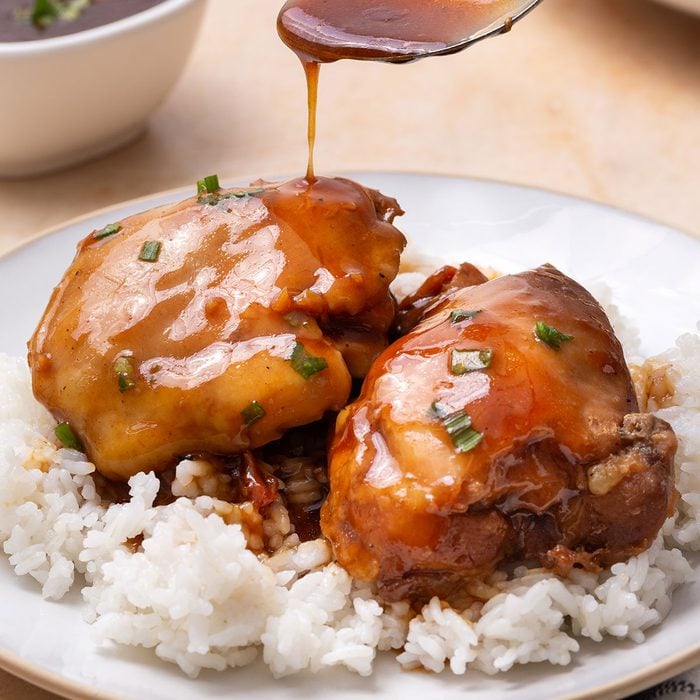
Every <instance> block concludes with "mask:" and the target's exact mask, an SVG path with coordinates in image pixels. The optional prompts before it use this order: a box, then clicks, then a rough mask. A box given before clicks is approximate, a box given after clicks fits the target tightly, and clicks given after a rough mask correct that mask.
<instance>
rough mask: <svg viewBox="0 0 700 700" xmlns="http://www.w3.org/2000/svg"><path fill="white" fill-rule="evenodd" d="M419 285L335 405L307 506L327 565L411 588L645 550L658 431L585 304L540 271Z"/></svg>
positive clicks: (660, 445) (559, 279) (662, 444)
mask: <svg viewBox="0 0 700 700" xmlns="http://www.w3.org/2000/svg"><path fill="white" fill-rule="evenodd" d="M460 279H462V280H463V284H464V285H466V286H464V287H463V288H458V287H456V284H457V283H458V282H459V280H460ZM431 289H432V291H433V293H435V294H436V296H435V298H434V299H433V300H432V301H431V302H430V303H428V300H427V299H426V297H425V295H424V294H421V293H418V294H416V295H414V297H413V301H414V302H415V303H414V304H413V308H410V307H411V304H408V305H406V304H402V314H403V320H404V321H409V323H408V324H407V327H408V328H411V329H410V330H408V332H407V333H406V334H405V335H403V336H402V337H401V338H399V339H398V340H397V341H396V342H395V343H394V344H393V345H391V346H390V347H389V348H387V349H386V350H385V351H384V352H383V353H382V355H380V357H379V358H378V359H377V361H376V362H375V364H374V366H373V367H372V370H371V371H370V373H369V374H368V376H367V378H366V379H365V382H364V385H363V389H362V393H361V395H360V397H359V399H358V400H357V401H355V402H354V403H352V404H351V405H350V406H349V407H348V408H346V409H345V410H344V411H343V412H342V413H341V414H340V416H339V419H338V424H337V429H336V434H335V439H334V441H333V443H332V446H331V452H330V458H329V469H330V474H329V475H330V494H329V497H328V500H327V501H326V503H325V504H324V506H323V510H322V514H321V526H322V530H323V533H324V534H325V535H326V537H328V538H329V539H330V541H331V542H332V544H333V548H334V552H335V555H336V558H337V560H338V562H339V563H341V564H342V565H343V566H344V567H345V568H346V569H347V570H348V571H349V572H350V573H351V574H352V575H353V576H355V577H357V578H359V579H364V580H370V581H377V582H379V584H380V587H381V589H382V593H383V595H384V596H385V597H386V598H388V599H392V598H403V597H405V596H409V597H413V598H414V599H416V598H418V599H420V598H426V597H430V596H432V595H433V594H435V595H442V596H450V595H451V591H453V590H456V589H457V588H458V587H459V586H460V584H461V582H462V581H463V580H464V579H465V578H467V577H478V576H483V575H485V574H489V573H490V572H492V571H493V570H494V569H495V568H496V567H497V566H498V565H499V564H501V563H503V562H508V561H511V560H535V561H538V560H539V562H540V563H541V565H543V566H545V567H547V568H549V569H552V570H554V571H557V572H558V573H560V574H566V573H567V572H568V571H569V570H570V569H571V567H573V566H580V567H584V568H587V569H592V570H595V569H597V568H598V567H600V566H607V565H610V564H612V563H613V562H616V561H619V560H622V559H625V558H627V557H628V556H630V555H631V554H634V553H636V552H639V551H641V550H643V549H645V548H647V547H648V546H649V545H650V543H651V541H652V540H653V539H654V537H655V536H656V534H657V532H658V531H659V528H660V527H661V524H662V523H663V521H664V519H665V518H666V516H667V515H668V514H669V512H670V510H671V509H672V507H673V504H674V502H675V489H674V486H673V456H674V453H675V449H676V439H675V436H674V434H673V431H672V430H671V428H670V427H669V425H668V424H667V423H665V422H664V421H662V420H659V419H657V418H654V417H653V416H651V415H647V414H640V413H638V405H637V399H636V397H635V393H634V388H633V385H632V382H631V380H630V375H629V371H628V369H627V367H626V365H625V361H624V357H623V352H622V348H621V346H620V343H619V342H618V340H617V339H616V338H615V335H614V332H613V329H612V328H611V326H610V323H609V321H608V319H607V318H606V316H605V314H604V312H603V310H602V309H601V308H600V306H599V305H598V304H597V303H596V301H595V300H594V299H593V298H592V297H591V296H590V294H588V292H586V290H584V289H583V288H582V287H581V286H580V285H578V284H577V283H575V282H574V281H573V280H571V279H569V278H567V277H566V276H565V275H563V274H562V273H561V272H559V271H558V270H556V269H555V268H553V267H551V266H548V265H546V266H543V267H540V268H538V269H536V270H533V271H529V272H524V273H521V274H517V275H509V276H504V277H500V278H497V279H494V280H492V281H488V282H482V283H480V279H479V277H478V275H477V274H474V272H473V270H470V267H469V266H466V267H465V266H462V269H461V270H460V271H459V272H458V271H456V270H454V269H452V270H451V272H450V271H449V270H448V272H447V273H446V272H445V270H443V271H440V273H438V277H437V279H433V280H432V281H431V280H429V281H428V282H427V283H426V285H424V288H423V292H424V293H427V292H429V291H430V290H431ZM426 290H427V291H426ZM416 309H418V310H419V316H418V317H417V318H416V317H415V316H416ZM400 320H401V317H400Z"/></svg>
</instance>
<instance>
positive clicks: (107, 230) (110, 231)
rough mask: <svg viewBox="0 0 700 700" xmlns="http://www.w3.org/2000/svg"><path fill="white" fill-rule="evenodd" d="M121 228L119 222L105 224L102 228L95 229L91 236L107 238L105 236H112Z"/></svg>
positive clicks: (97, 238)
mask: <svg viewBox="0 0 700 700" xmlns="http://www.w3.org/2000/svg"><path fill="white" fill-rule="evenodd" d="M121 230H122V227H121V224H107V225H106V226H105V227H104V228H101V229H100V230H99V231H95V232H94V233H93V234H92V237H93V238H95V239H96V240H99V239H100V238H107V236H113V235H114V234H115V233H119V232H120V231H121Z"/></svg>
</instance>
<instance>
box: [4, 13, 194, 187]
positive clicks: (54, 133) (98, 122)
mask: <svg viewBox="0 0 700 700" xmlns="http://www.w3.org/2000/svg"><path fill="white" fill-rule="evenodd" d="M204 4H205V0H164V1H163V2H162V3H159V4H158V5H155V6H154V7H152V8H150V9H148V10H144V11H143V12H139V13H138V14H135V15H131V16H129V17H125V18H124V19H120V20H117V21H116V22H111V23H109V24H104V25H102V26H100V27H96V28H94V29H87V30H85V31H81V32H76V33H74V34H68V35H66V36H59V37H55V38H51V39H39V40H36V41H21V42H19V41H18V42H3V43H0V96H2V97H0V103H1V106H0V177H20V176H26V175H36V174H38V173H42V172H47V171H51V170H57V169H59V168H62V167H65V166H67V165H71V164H74V163H77V162H79V161H83V160H87V159H89V158H94V157H96V156H98V155H101V154H104V153H106V152H108V151H111V150H113V149H115V148H117V147H119V146H121V145H123V144H125V143H127V142H128V141H130V140H131V139H133V138H135V137H136V136H137V135H138V134H139V133H140V132H141V131H142V130H143V129H144V127H145V125H146V120H147V118H148V116H149V115H150V113H151V112H152V111H153V110H154V109H155V108H156V107H157V106H158V105H159V104H160V103H161V102H162V101H163V99H164V98H165V96H166V95H167V93H168V91H169V90H170V88H171V87H172V86H173V85H174V83H175V81H176V80H177V78H178V76H179V75H180V72H181V71H182V69H183V67H184V65H185V62H186V60H187V57H188V56H189V53H190V50H191V48H192V45H193V43H194V40H195V37H196V34H197V30H198V28H199V24H200V20H201V18H202V14H203V11H204Z"/></svg>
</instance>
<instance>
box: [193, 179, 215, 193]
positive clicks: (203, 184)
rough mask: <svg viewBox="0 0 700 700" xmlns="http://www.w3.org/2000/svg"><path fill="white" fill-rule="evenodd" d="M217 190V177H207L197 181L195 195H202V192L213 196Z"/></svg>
mask: <svg viewBox="0 0 700 700" xmlns="http://www.w3.org/2000/svg"><path fill="white" fill-rule="evenodd" d="M219 189H220V187H219V176H218V175H207V176H206V177H203V178H202V179H201V180H197V194H203V193H204V192H209V193H210V194H213V193H214V192H218V191H219Z"/></svg>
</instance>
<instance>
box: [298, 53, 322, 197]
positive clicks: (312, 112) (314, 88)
mask: <svg viewBox="0 0 700 700" xmlns="http://www.w3.org/2000/svg"><path fill="white" fill-rule="evenodd" d="M301 60H302V64H303V65H304V73H305V74H306V99H307V103H308V109H309V116H308V125H307V132H306V133H307V136H306V140H307V142H308V144H309V160H308V163H307V165H306V181H307V182H309V183H312V182H314V181H315V180H316V176H315V175H314V145H315V143H316V105H317V104H318V76H319V73H320V72H321V66H320V65H319V64H318V63H317V62H316V61H308V60H304V59H303V58H302V59H301Z"/></svg>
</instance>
